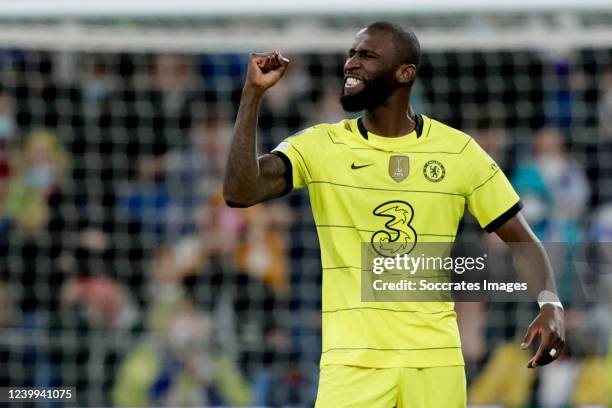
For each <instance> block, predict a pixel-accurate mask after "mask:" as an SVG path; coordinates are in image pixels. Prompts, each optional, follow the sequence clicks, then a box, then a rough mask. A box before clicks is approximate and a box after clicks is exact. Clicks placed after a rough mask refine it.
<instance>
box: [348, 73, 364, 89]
mask: <svg viewBox="0 0 612 408" xmlns="http://www.w3.org/2000/svg"><path fill="white" fill-rule="evenodd" d="M362 86H363V80H362V79H361V78H358V77H356V76H347V77H346V78H345V79H344V90H345V91H355V90H358V89H360V88H361V87H362Z"/></svg>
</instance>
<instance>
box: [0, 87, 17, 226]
mask: <svg viewBox="0 0 612 408" xmlns="http://www.w3.org/2000/svg"><path fill="white" fill-rule="evenodd" d="M15 131H16V129H15V118H14V114H13V104H12V101H11V99H10V98H9V96H8V95H7V94H6V93H4V92H0V233H2V232H3V230H4V228H5V227H6V225H5V224H6V219H5V214H4V199H5V197H6V193H7V190H8V186H9V180H10V177H11V160H10V154H11V144H10V142H11V139H12V138H13V136H14V134H15Z"/></svg>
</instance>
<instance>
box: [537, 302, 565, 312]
mask: <svg viewBox="0 0 612 408" xmlns="http://www.w3.org/2000/svg"><path fill="white" fill-rule="evenodd" d="M546 304H549V305H554V306H557V307H560V308H561V310H565V309H563V305H562V304H561V302H538V305H540V309H541V308H542V306H544V305H546Z"/></svg>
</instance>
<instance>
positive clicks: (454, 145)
mask: <svg viewBox="0 0 612 408" xmlns="http://www.w3.org/2000/svg"><path fill="white" fill-rule="evenodd" d="M423 134H424V136H425V137H427V138H428V139H430V140H431V141H432V142H433V143H435V144H436V145H438V147H439V149H440V150H443V151H446V152H449V153H455V154H460V153H465V152H466V150H468V148H469V147H470V145H472V147H473V145H476V141H475V140H474V139H473V138H472V137H471V136H470V135H468V134H467V133H465V132H462V131H461V130H459V129H455V128H454V127H451V126H448V125H447V124H444V123H442V122H440V121H438V120H435V119H432V118H429V117H426V120H425V123H424V126H423Z"/></svg>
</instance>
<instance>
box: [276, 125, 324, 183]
mask: <svg viewBox="0 0 612 408" xmlns="http://www.w3.org/2000/svg"><path fill="white" fill-rule="evenodd" d="M320 132H321V129H317V128H315V127H311V128H308V129H305V130H303V131H301V132H299V133H297V134H295V135H293V136H290V137H288V138H287V139H285V140H283V141H282V142H281V143H280V144H279V145H278V146H276V147H275V148H274V149H273V150H272V152H271V153H272V154H275V155H277V156H278V157H280V158H281V159H282V160H283V162H284V163H285V168H286V173H285V176H286V178H287V191H291V190H292V189H300V188H303V187H305V186H306V185H307V184H308V183H309V182H310V181H311V179H312V177H311V170H310V167H311V166H312V160H313V159H312V156H313V154H312V150H313V148H314V147H313V142H314V141H315V139H316V134H318V133H320Z"/></svg>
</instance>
